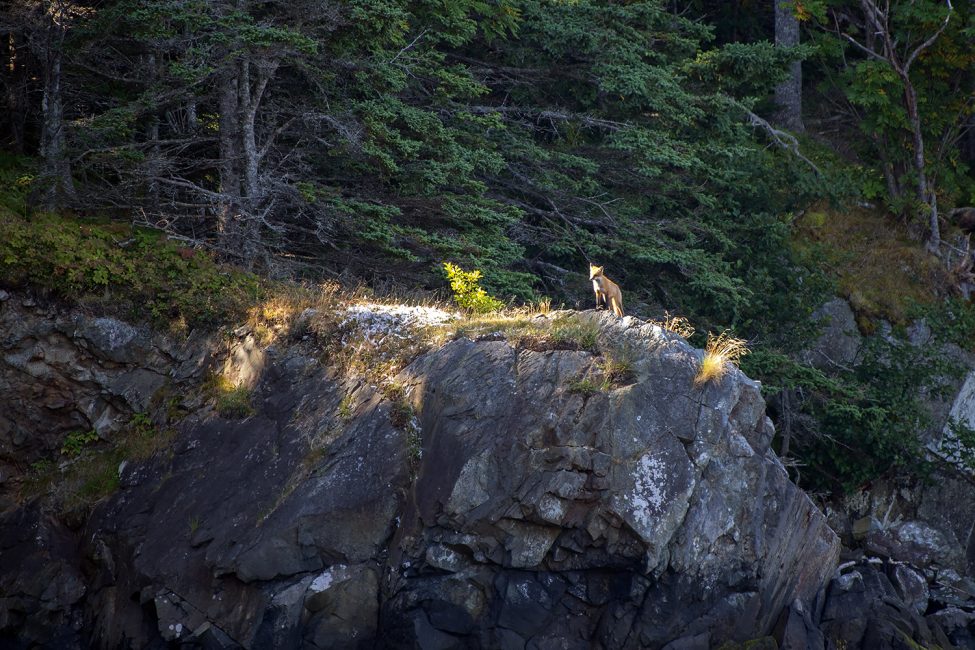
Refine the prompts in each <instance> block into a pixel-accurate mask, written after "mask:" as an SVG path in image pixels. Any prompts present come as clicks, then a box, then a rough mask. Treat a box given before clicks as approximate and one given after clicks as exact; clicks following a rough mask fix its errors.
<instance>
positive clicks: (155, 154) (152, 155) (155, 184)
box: [146, 54, 162, 210]
mask: <svg viewBox="0 0 975 650" xmlns="http://www.w3.org/2000/svg"><path fill="white" fill-rule="evenodd" d="M147 62H148V66H149V75H150V77H149V78H150V86H154V85H155V84H156V83H157V68H156V55H155V54H150V55H149V56H148V60H147ZM146 141H147V142H148V143H149V153H148V155H147V156H146V179H147V186H146V190H147V194H148V198H149V205H150V206H151V208H153V209H157V210H158V209H159V207H160V206H159V172H160V161H161V159H162V152H161V150H160V147H159V115H158V114H157V113H152V114H151V115H149V124H148V126H147V127H146Z"/></svg>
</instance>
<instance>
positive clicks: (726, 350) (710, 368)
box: [694, 332, 748, 386]
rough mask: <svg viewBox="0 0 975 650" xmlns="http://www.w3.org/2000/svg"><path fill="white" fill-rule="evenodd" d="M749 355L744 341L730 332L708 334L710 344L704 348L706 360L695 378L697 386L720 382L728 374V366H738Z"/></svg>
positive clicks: (702, 362)
mask: <svg viewBox="0 0 975 650" xmlns="http://www.w3.org/2000/svg"><path fill="white" fill-rule="evenodd" d="M746 354H748V347H747V345H746V342H745V341H744V340H743V339H738V338H735V337H733V336H732V335H731V334H729V333H728V332H722V333H721V334H719V335H717V336H714V335H713V334H708V343H707V345H706V346H705V348H704V359H703V360H702V361H701V367H700V368H699V369H698V371H697V375H696V376H695V377H694V385H695V386H703V385H704V384H706V383H708V382H710V381H718V380H720V379H721V378H722V377H724V375H725V373H727V372H728V364H734V365H736V366H737V365H738V361H739V360H740V359H741V358H742V357H743V356H745V355H746Z"/></svg>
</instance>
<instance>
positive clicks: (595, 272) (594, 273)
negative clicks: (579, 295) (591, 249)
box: [589, 264, 603, 280]
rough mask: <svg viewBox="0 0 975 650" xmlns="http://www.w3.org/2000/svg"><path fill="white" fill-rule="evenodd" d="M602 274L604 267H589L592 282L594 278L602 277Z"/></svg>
mask: <svg viewBox="0 0 975 650" xmlns="http://www.w3.org/2000/svg"><path fill="white" fill-rule="evenodd" d="M602 274H603V267H601V266H593V265H592V264H590V265H589V279H590V280H592V279H593V278H595V277H598V276H600V275H602Z"/></svg>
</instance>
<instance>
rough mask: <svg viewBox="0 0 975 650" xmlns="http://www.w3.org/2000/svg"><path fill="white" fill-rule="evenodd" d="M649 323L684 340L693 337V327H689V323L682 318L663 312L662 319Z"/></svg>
mask: <svg viewBox="0 0 975 650" xmlns="http://www.w3.org/2000/svg"><path fill="white" fill-rule="evenodd" d="M650 322H651V323H653V324H654V325H657V326H659V327H661V328H663V329H665V330H667V331H668V332H673V333H674V334H676V335H678V336H682V337H684V338H685V339H689V338H691V336H693V335H694V326H693V325H691V321H689V320H687V319H686V318H684V317H683V316H674V315H672V314H671V313H670V312H664V317H663V318H662V319H661V320H654V321H650Z"/></svg>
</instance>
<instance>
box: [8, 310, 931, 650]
mask: <svg viewBox="0 0 975 650" xmlns="http://www.w3.org/2000/svg"><path fill="white" fill-rule="evenodd" d="M17 300H19V299H17ZM11 314H15V316H14V317H13V318H12V320H13V321H17V325H16V327H18V328H19V329H17V330H13V329H11V330H9V331H6V333H5V338H4V339H3V344H2V348H3V350H2V351H3V355H4V362H3V364H2V365H0V382H4V386H5V387H6V388H7V389H8V390H11V391H14V393H13V394H16V395H18V396H20V397H19V398H18V402H19V406H17V408H16V409H13V410H11V411H8V412H7V413H6V415H7V425H6V431H7V432H11V431H20V432H22V433H21V434H19V435H20V440H21V442H20V443H18V444H20V447H21V448H22V449H27V450H29V453H28V455H27V456H26V458H28V459H30V458H33V457H34V456H32V455H31V454H34V453H37V454H43V453H45V450H47V453H50V450H52V449H56V448H57V447H56V445H57V444H58V443H57V442H56V440H58V438H57V437H56V436H51V439H50V440H48V439H46V438H44V436H43V435H41V433H40V432H37V431H34V430H33V429H32V424H31V423H32V422H39V421H43V418H46V417H51V416H50V414H49V412H50V413H55V414H60V415H59V416H58V417H62V416H63V417H65V418H66V419H67V421H69V422H70V424H66V425H64V427H62V429H61V430H62V431H63V430H64V428H65V427H68V426H76V424H75V420H73V419H72V418H75V419H79V420H80V425H81V426H83V427H87V426H89V425H90V426H93V427H95V424H94V423H95V422H98V421H102V420H104V419H105V418H103V417H102V416H101V415H100V414H103V413H104V412H105V409H110V411H109V412H110V413H111V412H112V411H115V412H119V413H123V414H125V413H128V414H131V413H135V412H143V411H147V410H148V411H151V410H152V409H153V408H154V396H155V395H157V393H158V392H159V391H160V390H163V388H164V387H166V386H176V387H181V386H183V385H184V384H186V382H190V381H191V380H192V378H194V377H196V378H197V379H198V378H199V377H201V376H202V372H203V369H204V367H205V366H206V365H207V364H209V365H211V366H212V365H215V364H220V363H223V362H224V360H225V359H226V358H230V359H231V361H230V362H229V363H230V364H231V366H233V364H234V363H237V362H234V361H233V359H234V358H242V357H241V355H239V354H238V355H235V354H233V352H234V350H235V349H237V348H234V349H231V350H230V353H229V357H228V356H226V355H225V356H221V354H218V353H217V352H219V350H221V349H222V348H221V346H219V345H215V344H210V343H208V342H206V341H204V340H202V339H200V340H197V341H196V342H195V343H194V344H193V345H192V346H190V347H189V348H180V347H179V346H172V345H169V344H161V343H158V342H154V339H151V338H146V337H145V336H143V335H139V334H138V333H136V334H133V335H132V336H129V335H130V334H132V332H133V331H134V330H132V329H131V328H128V329H127V326H125V325H123V324H121V323H118V322H117V321H114V322H111V323H108V322H102V323H101V324H99V323H95V322H94V320H97V319H89V318H87V317H83V316H78V315H63V314H62V315H57V314H53V315H52V314H37V313H33V312H32V311H31V308H30V306H24V305H23V304H22V303H19V304H17V305H13V304H10V303H7V304H5V305H4V306H2V307H0V319H3V318H7V319H8V320H7V321H6V322H11ZM539 318H546V317H545V316H541V317H539ZM577 318H579V319H583V320H589V321H591V322H592V323H594V324H595V325H596V326H597V327H598V329H599V334H598V340H599V347H600V349H601V350H602V351H603V355H599V354H595V353H593V352H591V351H588V350H579V349H545V347H546V346H541V347H539V346H535V347H536V348H538V349H531V346H528V347H522V346H517V345H513V344H510V343H508V342H507V341H504V340H498V337H489V340H479V341H472V340H467V339H458V340H455V341H452V342H450V343H448V344H446V345H444V346H443V347H441V348H439V349H436V350H433V351H431V352H428V353H426V354H424V355H422V356H420V357H419V358H417V359H416V360H415V361H414V362H413V363H412V364H410V365H409V366H408V367H407V368H406V369H405V370H404V371H402V372H401V373H400V375H399V376H398V377H396V378H394V380H393V383H394V384H395V385H397V386H398V387H399V390H398V391H397V392H395V393H393V392H391V391H388V390H387V391H383V390H382V388H381V387H379V386H376V385H373V384H371V383H370V382H369V381H367V380H365V379H360V378H354V377H349V376H345V375H343V374H341V373H339V372H337V371H336V370H335V369H333V368H332V367H331V366H330V365H329V364H328V362H327V359H326V360H325V362H322V361H321V360H320V359H319V358H318V353H317V352H316V351H314V350H312V349H310V348H309V347H308V346H307V345H299V344H295V345H287V346H286V345H281V346H277V347H272V348H270V349H268V350H267V351H266V352H261V354H260V363H259V364H256V365H255V364H254V363H253V357H254V354H244V355H243V357H247V359H248V361H247V363H249V364H250V366H251V367H259V368H260V374H259V377H257V383H256V385H255V389H254V394H253V397H252V403H253V405H254V407H255V411H256V413H255V414H253V415H251V416H248V417H246V418H244V419H226V418H223V417H220V416H219V415H218V414H217V413H216V412H214V411H213V410H212V409H208V408H202V409H196V410H194V411H193V412H192V413H191V414H190V415H189V416H188V417H186V418H185V419H184V420H183V421H182V422H181V424H180V425H179V431H178V433H177V435H176V437H175V439H174V442H173V443H172V445H171V446H169V447H168V448H167V449H165V450H163V451H162V452H160V453H157V454H155V455H154V456H153V457H152V458H150V459H149V460H148V461H146V462H131V463H123V464H122V465H121V466H120V469H119V472H120V476H119V482H120V488H119V490H118V491H117V493H115V494H114V495H113V496H111V497H110V498H107V499H105V500H103V501H102V502H100V503H99V504H98V505H97V506H96V507H95V508H94V509H93V511H92V512H91V513H90V516H88V517H87V518H86V519H84V520H83V521H69V522H64V521H63V520H62V519H59V518H58V517H56V516H55V515H54V514H52V513H49V512H47V511H46V510H45V509H44V508H43V506H42V504H41V502H38V501H34V502H29V503H25V504H21V505H16V506H15V505H14V504H13V503H12V502H11V501H10V500H8V501H7V502H6V503H7V510H6V512H5V513H4V514H3V516H2V519H0V595H2V600H0V635H2V636H0V644H6V645H11V646H12V647H23V648H27V647H33V646H34V645H39V646H41V647H48V648H70V647H78V648H81V647H104V648H117V647H139V648H142V647H160V646H161V644H163V643H169V644H173V645H181V644H182V645H186V647H206V648H230V647H247V648H275V647H276V648H293V647H309V648H371V647H421V648H450V647H485V648H515V647H517V648H549V647H552V648H554V647H558V648H591V647H603V648H646V647H649V648H656V647H659V648H663V647H667V648H706V647H716V646H718V645H720V644H721V643H723V642H728V641H731V642H744V641H747V640H749V639H755V638H760V637H767V636H774V637H775V639H776V640H777V641H778V642H779V643H783V644H784V647H785V646H788V644H789V643H793V645H792V646H791V647H799V646H797V645H794V644H795V643H798V641H796V639H803V641H802V642H808V641H809V639H813V641H811V642H812V643H814V644H815V643H818V641H817V640H822V639H823V638H824V637H823V636H822V634H821V633H820V632H819V627H818V626H819V625H820V618H821V615H822V612H823V608H824V602H827V601H825V599H824V598H825V594H826V587H827V585H828V583H829V581H830V578H831V576H832V575H833V572H834V569H835V567H836V564H837V561H838V557H839V542H838V539H837V537H836V536H835V534H834V533H833V532H832V531H831V530H830V528H829V527H828V526H827V525H826V520H825V517H824V516H823V515H822V514H821V513H820V512H819V511H818V510H817V509H816V507H815V506H814V504H813V503H812V502H811V501H810V500H809V499H808V497H806V495H805V494H804V493H802V491H800V490H799V489H798V488H796V486H795V485H793V484H792V483H791V482H790V481H789V480H788V477H787V475H786V472H785V470H784V469H783V467H782V465H781V464H780V463H779V461H778V460H777V458H776V457H775V455H774V454H773V453H772V452H771V451H770V449H769V443H770V440H771V437H772V434H773V430H772V426H771V423H770V421H769V420H768V418H767V417H766V416H765V411H764V402H763V400H762V398H761V395H760V391H759V386H758V384H757V383H756V382H754V381H751V380H749V379H748V378H747V377H745V376H744V375H743V374H742V373H741V372H739V371H737V370H730V371H729V372H728V373H727V374H726V375H725V376H724V377H723V378H722V379H721V380H720V381H719V382H716V383H711V384H706V385H704V386H695V385H694V382H693V377H694V374H695V372H696V369H697V365H698V363H699V361H700V358H701V354H702V353H701V351H699V350H695V349H694V348H692V347H690V346H689V345H688V344H687V343H686V342H685V341H684V340H683V339H681V338H679V337H678V336H676V335H673V334H671V333H669V332H666V331H663V330H661V329H660V328H658V327H656V326H653V325H649V324H646V323H643V322H641V321H639V320H637V319H632V318H626V319H623V320H622V321H617V320H616V319H615V318H612V317H610V316H607V315H605V314H597V313H583V314H580V315H578V316H577ZM51 323H54V324H53V325H51ZM49 325H50V327H49ZM91 327H95V328H96V330H97V332H100V334H98V333H97V332H96V333H91V335H88V334H85V332H88V331H89V329H88V328H91ZM241 335H242V336H243V337H244V339H246V333H243V332H241ZM45 337H47V338H45ZM52 341H53V342H54V343H56V345H55V344H54V343H51V342H52ZM45 342H46V343H45ZM244 345H245V347H246V345H250V346H251V347H253V343H252V342H251V343H246V340H245V341H244ZM140 346H141V347H140ZM548 347H552V346H548ZM562 347H569V348H571V347H573V346H571V345H566V346H562ZM238 348H239V346H238ZM181 349H183V350H185V351H184V352H179V350H181ZM53 350H58V351H59V352H58V354H57V355H54V354H53V353H52V351H53ZM163 351H167V352H166V353H165V354H163ZM610 354H616V355H619V356H620V357H622V358H625V359H626V364H627V365H628V366H629V370H630V372H629V373H628V376H627V377H626V378H625V379H623V380H619V378H617V381H615V382H613V383H605V384H604V385H601V386H600V387H599V388H598V389H597V390H591V389H588V388H580V386H583V382H582V380H584V379H585V378H587V377H594V376H598V375H599V374H600V373H601V372H602V364H603V363H604V359H605V357H606V355H610ZM72 355H73V356H72ZM55 356H58V358H66V359H70V362H65V363H64V364H61V365H58V364H59V363H60V362H58V361H56V360H55V359H54V357H55ZM32 364H33V365H32ZM45 368H47V369H45ZM51 368H56V369H58V374H59V375H60V377H61V378H58V377H55V375H54V374H52V371H51V370H50V369H51ZM64 368H71V369H72V370H71V371H70V372H67V371H64V372H62V369H64ZM139 368H143V369H145V370H146V371H147V372H150V373H152V378H153V379H152V381H149V379H148V378H141V379H137V378H136V377H137V373H136V370H138V369H139ZM84 372H87V373H88V374H87V375H85V374H84ZM157 376H158V377H159V379H155V377H157ZM52 377H54V379H52ZM92 377H95V378H96V379H92ZM118 377H126V378H128V379H127V380H126V381H124V382H123V381H121V380H118ZM130 380H131V381H130ZM52 381H53V382H54V383H55V384H56V385H58V386H62V385H63V388H61V389H59V394H61V395H62V397H63V400H62V402H58V403H57V404H55V403H53V402H50V400H49V399H48V398H47V397H45V398H44V399H39V397H38V396H49V395H51V394H53V393H52V391H51V389H50V386H51V385H52V384H51V382H52ZM113 386H114V388H113ZM387 397H391V398H392V400H391V399H388V398H387ZM98 399H101V400H102V401H103V402H104V403H105V405H104V406H103V407H100V408H88V409H87V410H86V408H85V407H84V406H81V407H79V405H84V404H92V403H96V402H97V400H98ZM155 399H158V398H155ZM194 399H197V400H198V401H199V402H201V403H202V398H199V397H195V398H194ZM49 402H50V403H49ZM96 412H97V413H96ZM66 414H67V415H66ZM72 414H73V415H72ZM82 416H83V417H82ZM110 420H111V417H109V418H108V420H107V421H110ZM394 423H395V424H394ZM95 428H96V429H97V428H98V427H95ZM5 440H9V441H10V442H9V445H13V444H15V443H14V436H13V435H10V434H9V433H8V435H7V438H6V439H5ZM28 440H29V441H30V442H25V441H28ZM5 444H7V443H5ZM10 449H12V447H10ZM34 450H37V451H36V452H35V451H34ZM4 452H5V455H4V458H5V459H7V462H8V463H10V466H11V467H14V466H15V463H16V462H17V461H16V460H14V458H15V456H16V454H15V453H14V452H12V451H9V450H8V449H7V448H5V450H4ZM8 452H9V453H8ZM831 589H832V588H831ZM848 591H849V590H847V592H848ZM844 593H846V592H844ZM827 607H828V605H827ZM945 616H947V614H946V615H945ZM817 634H819V636H818V637H817V636H816V635H817ZM790 639H791V641H790ZM769 642H770V643H772V644H773V645H775V641H771V640H769ZM851 647H852V646H851Z"/></svg>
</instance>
